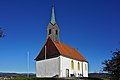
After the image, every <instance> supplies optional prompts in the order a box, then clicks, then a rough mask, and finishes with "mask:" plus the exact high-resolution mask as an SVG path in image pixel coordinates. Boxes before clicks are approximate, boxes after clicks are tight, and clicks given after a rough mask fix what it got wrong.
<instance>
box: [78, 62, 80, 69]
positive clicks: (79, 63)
mask: <svg viewBox="0 0 120 80" xmlns="http://www.w3.org/2000/svg"><path fill="white" fill-rule="evenodd" d="M78 70H80V63H79V62H78Z"/></svg>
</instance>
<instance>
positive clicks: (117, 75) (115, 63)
mask: <svg viewBox="0 0 120 80" xmlns="http://www.w3.org/2000/svg"><path fill="white" fill-rule="evenodd" d="M102 64H103V65H104V67H103V71H107V72H108V73H109V74H110V79H111V80H120V50H118V49H116V51H115V52H112V57H111V59H108V60H105V61H104V62H103V63H102Z"/></svg>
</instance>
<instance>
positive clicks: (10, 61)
mask: <svg viewBox="0 0 120 80" xmlns="http://www.w3.org/2000/svg"><path fill="white" fill-rule="evenodd" d="M52 3H53V1H52V0H0V27H2V28H4V29H5V34H6V35H7V36H6V37H4V38H1V39H0V72H27V52H28V51H29V52H30V72H35V71H36V68H35V60H34V59H35V57H36V56H37V55H38V53H39V51H40V50H41V48H42V46H43V44H44V43H45V41H46V35H47V34H46V29H47V25H48V23H49V22H50V18H51V8H52ZM119 4H120V1H119V0H54V5H55V16H56V22H57V23H58V25H59V28H60V41H61V42H63V43H65V44H67V45H69V46H72V47H74V48H75V49H77V50H79V51H80V52H81V54H82V55H83V56H84V57H85V58H86V59H87V60H88V62H89V72H99V71H100V70H101V69H102V66H103V65H102V64H101V63H102V62H103V61H104V60H105V59H109V58H110V57H111V53H110V51H115V49H116V48H120V5H119Z"/></svg>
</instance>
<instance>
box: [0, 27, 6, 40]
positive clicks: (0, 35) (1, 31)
mask: <svg viewBox="0 0 120 80" xmlns="http://www.w3.org/2000/svg"><path fill="white" fill-rule="evenodd" d="M4 36H5V35H4V32H3V29H2V28H0V38H2V37H4Z"/></svg>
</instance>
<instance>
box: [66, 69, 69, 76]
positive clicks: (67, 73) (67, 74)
mask: <svg viewBox="0 0 120 80" xmlns="http://www.w3.org/2000/svg"><path fill="white" fill-rule="evenodd" d="M66 77H69V69H66Z"/></svg>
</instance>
